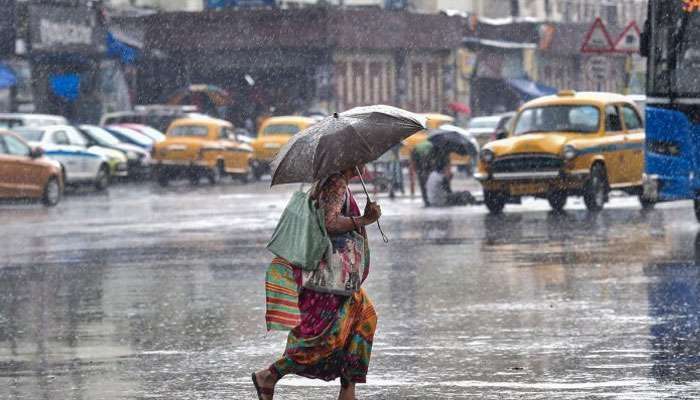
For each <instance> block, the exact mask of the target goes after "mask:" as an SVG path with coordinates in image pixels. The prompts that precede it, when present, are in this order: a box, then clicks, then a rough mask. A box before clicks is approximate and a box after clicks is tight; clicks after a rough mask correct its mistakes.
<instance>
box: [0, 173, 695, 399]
mask: <svg viewBox="0 0 700 400" xmlns="http://www.w3.org/2000/svg"><path fill="white" fill-rule="evenodd" d="M292 189H293V187H292V188H290V187H284V188H276V189H274V190H272V191H270V190H268V189H267V188H266V185H265V184H256V185H248V186H243V185H239V184H235V183H229V182H227V183H226V184H224V185H221V186H218V187H210V186H208V185H204V184H202V186H200V187H190V186H189V185H176V186H175V187H173V188H169V189H161V188H158V187H156V186H152V185H149V184H144V185H122V186H117V187H114V188H111V189H110V190H109V192H108V193H107V194H91V193H89V192H86V193H80V194H77V195H73V196H70V197H68V198H66V199H65V201H64V202H63V203H62V204H61V205H59V207H57V208H55V209H49V210H47V209H44V208H43V207H41V206H40V205H24V204H2V205H0V221H2V225H1V226H2V228H1V229H2V231H1V232H2V237H1V240H0V243H2V245H1V246H0V260H1V261H0V399H86V400H87V399H107V400H112V399H254V398H255V395H254V391H253V389H252V385H251V383H250V378H249V376H250V372H251V371H253V370H255V369H259V368H261V367H263V366H265V365H266V364H268V363H270V362H271V361H273V360H274V359H275V357H277V356H279V355H280V354H281V352H282V350H283V348H284V341H285V335H284V334H282V333H269V334H268V333H266V332H265V327H264V315H263V313H264V291H263V289H264V288H263V275H264V271H265V268H266V264H267V262H269V260H270V254H268V253H267V252H266V251H265V249H264V245H265V243H266V240H267V239H268V238H269V235H270V233H271V231H272V229H273V228H274V226H275V223H276V218H277V216H278V215H279V213H281V211H282V209H283V207H284V204H285V203H286V200H287V197H288V194H289V193H290V190H292ZM381 203H382V205H383V208H384V214H385V216H384V217H383V219H382V222H383V226H384V228H385V230H386V232H387V234H388V235H389V237H390V239H391V242H390V243H389V244H388V245H384V244H383V243H381V240H380V239H379V236H378V234H377V232H376V229H375V228H372V229H370V230H371V235H372V246H373V254H372V259H373V265H372V272H371V274H370V278H369V280H368V282H367V283H366V285H365V287H366V289H367V291H368V292H369V294H370V296H371V297H372V299H373V301H374V303H375V306H376V308H377V312H378V314H379V327H378V330H377V333H376V338H375V343H374V351H373V355H372V364H371V367H370V374H369V377H368V383H367V384H366V385H362V386H360V387H359V390H358V398H359V399H437V398H439V399H462V398H474V399H520V398H527V399H553V398H557V399H588V398H610V399H647V398H648V399H652V398H653V399H657V398H673V399H685V398H696V397H698V396H700V371H699V370H698V366H699V365H700V335H699V332H700V300H698V299H699V298H700V273H699V271H700V270H699V269H698V265H699V264H698V263H699V262H700V249H698V247H700V242H699V241H698V239H697V232H698V226H697V224H696V222H695V219H694V216H693V214H692V208H691V205H690V203H687V202H684V203H675V204H667V205H662V206H660V207H657V209H656V210H654V211H652V212H648V213H643V212H641V211H640V209H639V206H638V204H637V202H636V199H634V198H614V199H613V201H612V203H611V204H609V205H608V207H607V208H606V210H605V211H603V212H602V213H600V214H598V215H591V214H589V213H587V212H586V211H585V209H584V206H583V204H582V202H581V201H573V202H570V204H569V206H568V207H567V212H566V213H564V214H553V213H550V212H549V209H548V205H547V203H546V202H545V201H526V202H525V203H524V204H523V205H519V206H509V207H507V208H506V211H507V213H506V214H505V215H504V216H501V217H492V216H489V215H487V213H486V211H485V209H484V207H483V206H478V207H461V208H453V209H443V210H434V209H424V208H422V206H421V204H420V202H419V200H418V199H414V200H411V199H409V198H399V199H397V200H394V201H390V200H389V199H384V198H383V199H382V200H381ZM696 249H697V250H696ZM337 386H338V384H337V382H336V383H322V382H320V381H316V380H307V379H303V378H297V377H288V378H285V379H284V380H282V381H281V382H280V384H279V386H278V389H277V393H278V395H277V398H280V399H309V400H313V399H333V398H335V396H336V393H337Z"/></svg>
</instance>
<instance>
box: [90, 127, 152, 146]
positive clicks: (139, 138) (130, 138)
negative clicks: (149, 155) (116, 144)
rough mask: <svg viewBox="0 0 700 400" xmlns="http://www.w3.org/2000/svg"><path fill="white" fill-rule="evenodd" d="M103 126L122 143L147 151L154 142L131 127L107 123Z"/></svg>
mask: <svg viewBox="0 0 700 400" xmlns="http://www.w3.org/2000/svg"><path fill="white" fill-rule="evenodd" d="M103 128H104V129H106V130H107V132H109V133H110V134H111V135H112V136H114V137H116V138H117V139H119V140H120V141H121V142H123V143H128V144H132V145H134V146H138V147H140V148H142V149H145V150H146V151H149V152H150V151H151V149H153V144H154V143H155V141H154V140H153V139H151V138H150V137H148V136H146V135H144V134H143V133H141V132H139V131H135V130H133V129H131V128H127V127H124V126H120V125H108V126H105V127H103Z"/></svg>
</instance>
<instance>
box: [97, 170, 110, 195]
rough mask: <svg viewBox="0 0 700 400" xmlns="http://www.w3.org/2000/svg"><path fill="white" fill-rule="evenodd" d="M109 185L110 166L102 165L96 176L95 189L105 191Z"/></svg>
mask: <svg viewBox="0 0 700 400" xmlns="http://www.w3.org/2000/svg"><path fill="white" fill-rule="evenodd" d="M108 186H109V167H107V166H106V165H104V164H103V165H102V166H100V169H99V171H97V176H96V177H95V189H97V190H99V191H103V190H105V189H107V187H108Z"/></svg>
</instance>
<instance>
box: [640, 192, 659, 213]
mask: <svg viewBox="0 0 700 400" xmlns="http://www.w3.org/2000/svg"><path fill="white" fill-rule="evenodd" d="M639 204H641V205H642V210H652V209H654V206H656V202H655V201H654V200H649V199H647V198H646V197H644V195H641V194H640V195H639Z"/></svg>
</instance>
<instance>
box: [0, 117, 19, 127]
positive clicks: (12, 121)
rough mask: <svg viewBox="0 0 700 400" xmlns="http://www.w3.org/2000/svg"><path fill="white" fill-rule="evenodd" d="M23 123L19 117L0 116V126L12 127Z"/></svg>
mask: <svg viewBox="0 0 700 400" xmlns="http://www.w3.org/2000/svg"><path fill="white" fill-rule="evenodd" d="M22 125H24V123H23V122H22V120H21V119H17V118H0V128H5V129H7V128H14V127H15V126H22Z"/></svg>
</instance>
